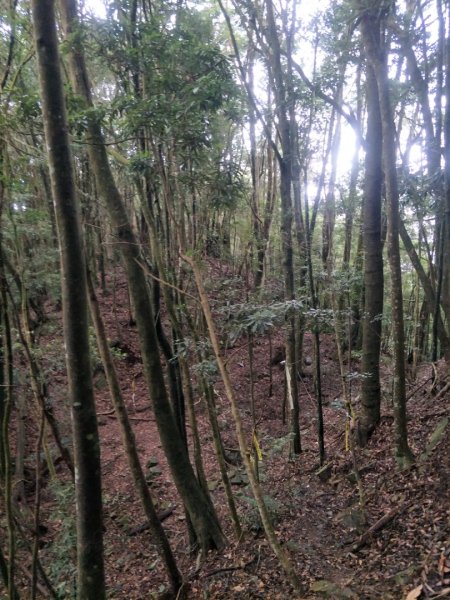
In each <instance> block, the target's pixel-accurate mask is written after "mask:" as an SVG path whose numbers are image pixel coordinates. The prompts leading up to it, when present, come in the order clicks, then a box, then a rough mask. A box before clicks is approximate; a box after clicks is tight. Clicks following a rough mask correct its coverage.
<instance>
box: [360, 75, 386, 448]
mask: <svg viewBox="0 0 450 600" xmlns="http://www.w3.org/2000/svg"><path fill="white" fill-rule="evenodd" d="M366 78H367V79H366V93H367V135H366V141H367V150H366V162H365V182H364V204H363V225H362V228H363V238H362V239H363V248H364V291H365V294H364V316H363V320H362V364H361V370H362V372H363V373H364V377H363V379H362V382H361V414H360V418H359V426H358V435H359V443H360V444H361V445H365V444H366V443H367V440H368V438H369V437H370V434H371V433H372V432H373V430H374V429H375V427H376V426H377V424H378V422H379V420H380V402H381V393H380V349H381V322H382V321H381V317H382V315H383V291H384V276H383V243H382V240H381V204H382V197H381V188H382V182H383V172H382V168H381V160H382V159H381V156H382V140H381V135H382V134H381V116H380V104H379V99H378V89H377V82H376V79H375V75H374V72H373V68H372V67H371V66H370V65H367V75H366Z"/></svg>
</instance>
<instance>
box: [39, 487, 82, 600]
mask: <svg viewBox="0 0 450 600" xmlns="http://www.w3.org/2000/svg"><path fill="white" fill-rule="evenodd" d="M51 492H52V494H53V497H54V500H55V503H54V508H53V511H52V513H51V514H50V520H51V521H53V522H55V523H57V525H58V533H57V534H56V535H55V536H54V538H53V541H52V543H51V544H50V545H49V546H48V547H47V549H46V550H45V552H42V553H41V557H42V562H43V565H44V567H45V569H46V572H47V575H48V577H49V578H50V581H51V582H52V583H53V586H54V588H55V590H56V592H57V593H58V598H60V599H61V600H69V599H71V598H73V599H74V598H76V587H75V580H76V555H75V548H76V527H75V520H74V518H73V513H74V505H75V492H74V488H73V485H72V484H70V483H64V482H61V481H59V480H55V481H54V482H52V483H51Z"/></svg>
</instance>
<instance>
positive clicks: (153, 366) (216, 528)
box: [60, 0, 226, 552]
mask: <svg viewBox="0 0 450 600" xmlns="http://www.w3.org/2000/svg"><path fill="white" fill-rule="evenodd" d="M60 4H61V13H62V18H63V25H64V29H65V34H66V36H67V37H70V36H71V39H72V40H73V42H76V39H75V38H74V37H73V36H74V32H77V31H78V29H79V24H78V19H77V3H76V0H61V2H60ZM73 42H72V43H71V44H70V52H69V58H70V65H69V68H70V73H71V77H72V81H73V86H74V89H75V92H76V93H77V94H79V95H80V96H81V98H83V100H84V102H85V105H86V107H92V106H93V103H92V97H91V91H90V84H89V80H88V75H87V70H86V65H85V62H84V55H83V52H82V49H81V48H80V45H79V43H78V44H76V43H75V44H74V43H73ZM88 136H89V142H90V143H89V145H88V151H89V158H90V162H91V166H92V170H93V173H94V176H95V180H96V184H97V189H98V191H99V193H100V194H101V196H102V198H103V200H104V202H105V204H106V205H107V208H108V211H109V215H110V218H111V221H112V223H113V226H114V228H115V231H116V235H117V239H118V240H119V241H120V248H121V251H122V257H123V260H124V263H125V266H126V269H127V274H128V283H129V289H130V294H131V297H132V302H133V306H134V311H135V316H136V323H137V328H138V334H139V340H140V345H141V351H142V359H143V363H144V374H145V377H146V381H147V384H148V387H149V391H150V396H151V398H152V400H153V409H154V412H155V418H156V423H157V427H158V431H159V435H160V438H161V442H162V445H163V448H164V451H165V454H166V456H167V460H168V463H169V466H170V469H171V472H172V475H173V478H174V482H175V485H176V486H177V489H178V492H179V493H180V496H181V497H182V499H183V502H184V503H185V505H186V508H187V510H188V512H189V515H190V517H191V520H192V524H193V526H194V529H195V533H196V535H197V541H198V544H199V546H200V547H201V549H202V550H203V551H205V552H206V551H207V550H209V549H211V548H217V549H220V548H223V546H224V545H225V543H226V538H225V536H224V534H223V532H222V529H221V527H220V524H219V521H218V518H217V515H216V513H215V511H214V510H213V509H212V507H211V505H210V503H209V502H208V500H207V499H206V497H205V495H204V493H203V491H202V489H201V487H200V486H199V483H198V481H197V479H196V477H195V474H194V470H193V468H192V465H191V463H190V462H189V456H188V453H187V451H186V447H185V445H184V444H183V442H182V440H181V438H180V435H179V430H178V426H177V423H176V420H175V417H174V414H173V411H172V407H171V405H170V401H169V398H168V395H167V390H166V385H165V381H164V373H163V369H162V365H161V360H160V356H159V352H158V340H157V336H156V330H155V319H154V314H153V306H152V302H151V299H150V293H149V289H148V286H147V281H146V278H145V274H144V272H143V270H142V267H141V265H140V263H141V255H140V251H139V244H138V241H137V239H136V236H135V235H134V232H133V230H132V227H131V224H130V220H129V218H128V215H127V212H126V210H125V206H124V203H123V199H122V197H121V195H120V192H119V190H118V188H117V186H116V183H115V181H114V178H113V175H112V172H111V168H110V166H109V162H108V156H107V153H106V148H105V144H104V139H103V134H102V131H101V128H100V126H99V124H98V122H96V121H95V120H92V119H90V120H89V122H88Z"/></svg>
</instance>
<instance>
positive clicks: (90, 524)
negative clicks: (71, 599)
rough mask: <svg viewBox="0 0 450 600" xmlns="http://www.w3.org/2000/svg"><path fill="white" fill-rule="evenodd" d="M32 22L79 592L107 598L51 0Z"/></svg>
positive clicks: (80, 276) (39, 6)
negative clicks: (57, 276)
mask: <svg viewBox="0 0 450 600" xmlns="http://www.w3.org/2000/svg"><path fill="white" fill-rule="evenodd" d="M32 8H33V23H34V38H35V44H36V53H37V57H38V65H39V81H40V87H41V96H42V110H43V120H44V128H45V139H46V144H47V154H48V160H49V164H50V178H51V184H52V194H53V200H54V204H55V211H56V221H57V226H58V236H59V244H60V253H61V273H62V282H63V283H62V297H63V313H64V337H65V344H66V363H67V376H68V381H69V394H70V398H71V411H72V425H73V441H74V448H75V468H76V473H77V476H76V505H77V560H78V585H77V594H78V598H79V599H80V600H81V599H83V600H94V599H95V600H102V599H103V598H105V578H104V566H103V521H102V495H101V468H100V444H99V438H98V430H97V416H96V411H95V400H94V393H93V384H92V374H91V362H90V349H89V334H88V306H87V291H86V290H87V287H86V272H85V263H84V253H83V241H82V235H81V225H80V217H79V207H78V203H77V199H76V192H75V184H74V176H73V166H72V157H71V151H70V144H69V138H68V124H67V116H66V107H65V101H64V95H63V83H62V78H61V70H60V56H59V51H58V39H57V33H56V21H55V6H54V1H53V0H43V1H41V0H34V1H33V3H32Z"/></svg>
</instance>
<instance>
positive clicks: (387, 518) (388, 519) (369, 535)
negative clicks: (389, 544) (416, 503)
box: [352, 502, 411, 552]
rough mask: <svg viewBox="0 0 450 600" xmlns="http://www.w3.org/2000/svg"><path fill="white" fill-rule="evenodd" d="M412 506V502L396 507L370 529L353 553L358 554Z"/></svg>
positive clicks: (357, 543)
mask: <svg viewBox="0 0 450 600" xmlns="http://www.w3.org/2000/svg"><path fill="white" fill-rule="evenodd" d="M410 506H411V502H405V503H403V504H401V505H400V506H396V507H395V508H393V509H392V510H391V511H389V512H388V513H386V514H385V515H383V516H382V517H381V518H380V519H378V521H376V522H375V523H374V524H373V525H372V527H370V528H369V529H368V530H367V531H366V532H365V533H363V534H362V535H361V536H360V538H359V540H358V541H357V542H356V543H354V544H353V546H352V552H358V551H359V550H361V548H363V547H364V546H365V545H366V544H368V543H369V542H370V540H371V539H372V538H373V536H374V534H375V533H378V532H379V531H381V530H382V529H384V528H385V527H386V525H389V523H390V522H391V521H393V520H394V519H395V518H396V517H398V516H399V515H401V514H402V513H403V512H405V510H407V509H408V508H409V507H410Z"/></svg>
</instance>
